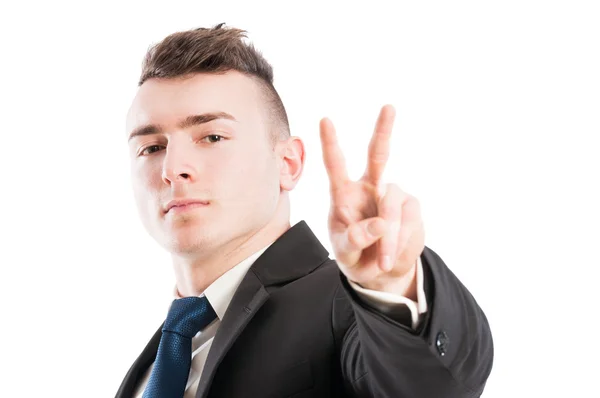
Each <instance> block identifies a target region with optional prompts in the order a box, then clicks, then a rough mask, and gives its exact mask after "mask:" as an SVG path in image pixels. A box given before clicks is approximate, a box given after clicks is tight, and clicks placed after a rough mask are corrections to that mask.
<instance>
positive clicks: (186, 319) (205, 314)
mask: <svg viewBox="0 0 600 398" xmlns="http://www.w3.org/2000/svg"><path fill="white" fill-rule="evenodd" d="M216 317H217V315H216V314H215V311H214V310H213V308H212V307H211V305H210V303H209V302H208V300H207V298H206V297H205V296H202V297H185V298H181V299H177V300H173V304H171V308H170V309H169V314H168V315H167V319H166V320H165V324H164V326H163V328H162V336H161V338H160V343H159V345H158V352H157V354H156V360H155V361H154V368H153V369H152V374H151V375H150V379H149V381H148V385H147V386H146V389H145V390H144V395H143V398H181V397H183V393H184V392H185V385H186V384H187V379H188V376H189V373H190V365H191V363H192V337H194V336H195V335H196V334H197V333H198V332H199V331H200V330H202V329H203V328H205V327H206V326H208V325H209V324H210V323H211V322H212V321H213V320H214V319H215V318H216Z"/></svg>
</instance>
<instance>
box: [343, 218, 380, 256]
mask: <svg viewBox="0 0 600 398" xmlns="http://www.w3.org/2000/svg"><path fill="white" fill-rule="evenodd" d="M386 230H387V228H386V222H385V220H384V219H383V218H381V217H372V218H367V219H366V220H362V221H359V222H356V223H354V224H350V225H349V226H348V227H347V228H346V229H345V230H344V231H342V232H340V233H339V234H338V236H337V239H334V241H336V243H337V244H336V246H337V247H336V248H335V249H336V253H335V255H336V260H337V261H340V262H341V263H342V264H344V265H346V266H347V267H353V266H355V265H356V264H357V263H358V260H359V259H360V255H361V253H362V251H363V250H364V249H366V248H367V247H369V246H371V245H372V244H374V243H375V242H377V241H378V240H379V238H381V237H382V236H383V234H384V233H385V232H386Z"/></svg>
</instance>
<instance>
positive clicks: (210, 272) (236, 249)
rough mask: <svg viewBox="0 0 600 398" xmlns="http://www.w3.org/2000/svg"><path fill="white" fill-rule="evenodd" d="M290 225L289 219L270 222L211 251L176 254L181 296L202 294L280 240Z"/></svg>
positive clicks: (174, 261)
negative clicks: (196, 253) (222, 277)
mask: <svg viewBox="0 0 600 398" xmlns="http://www.w3.org/2000/svg"><path fill="white" fill-rule="evenodd" d="M289 228H290V223H289V221H288V222H287V223H285V224H283V225H276V226H272V225H268V226H266V227H265V228H263V229H261V230H259V231H256V232H255V233H253V234H251V235H249V236H246V237H244V238H241V239H239V240H236V241H230V242H227V243H225V244H224V245H221V246H219V247H216V248H214V249H213V250H210V251H208V250H205V251H203V252H202V256H193V257H192V256H186V257H179V256H176V255H173V269H174V271H175V280H176V284H177V291H178V293H179V295H180V296H182V297H188V296H198V295H200V294H202V293H203V292H204V291H205V290H206V288H207V287H208V286H210V285H211V284H212V283H213V282H214V281H216V280H217V279H218V278H219V277H220V276H221V275H223V274H224V273H226V272H227V271H229V270H230V269H232V268H233V267H234V266H236V265H237V264H239V263H240V262H242V261H243V260H245V259H246V258H248V257H249V256H251V255H252V254H253V253H256V252H257V251H259V250H260V249H262V248H264V247H265V246H267V245H269V244H271V243H272V242H274V241H275V240H277V239H278V238H279V237H280V236H281V235H282V234H283V233H285V232H286V231H287V230H288V229H289Z"/></svg>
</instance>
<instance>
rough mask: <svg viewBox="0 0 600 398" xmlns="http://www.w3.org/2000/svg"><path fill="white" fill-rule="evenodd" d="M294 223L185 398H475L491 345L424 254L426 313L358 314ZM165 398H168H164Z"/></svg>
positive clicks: (433, 257)
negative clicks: (415, 322) (418, 317)
mask: <svg viewBox="0 0 600 398" xmlns="http://www.w3.org/2000/svg"><path fill="white" fill-rule="evenodd" d="M328 255H329V253H328V252H327V251H326V250H325V248H324V247H323V246H322V245H321V243H320V242H319V241H318V239H317V238H316V237H315V235H314V234H313V233H312V231H311V230H310V229H309V227H308V226H307V225H306V223H305V222H304V221H302V222H300V223H298V224H296V225H295V226H293V227H292V228H290V229H289V230H288V231H287V232H286V233H285V234H283V235H282V236H281V237H280V238H279V239H278V240H277V241H276V242H275V243H273V244H272V245H271V246H270V247H269V248H268V249H267V250H266V251H265V252H264V253H263V254H262V255H261V256H260V257H259V258H258V259H257V260H256V262H255V263H254V264H253V265H252V267H251V268H250V270H249V271H248V273H247V274H246V276H245V277H244V279H243V281H242V283H241V284H240V286H239V287H238V289H237V291H236V293H235V295H234V297H233V299H232V301H231V303H230V305H229V307H228V309H227V311H226V313H225V316H224V317H223V319H222V322H221V325H220V326H219V329H218V331H217V334H216V336H215V338H214V341H213V343H212V346H211V349H210V352H209V354H208V358H207V360H206V364H205V367H204V371H203V373H202V377H201V379H200V383H199V385H198V392H197V395H196V398H206V397H210V398H216V397H219V398H238V397H239V398H242V397H243V398H263V397H264V398H267V397H269V398H271V397H272V398H284V397H289V398H291V397H293V398H308V397H311V398H313V397H378V398H379V397H382V398H383V397H390V398H391V397H393V398H408V397H419V398H424V397H427V398H429V397H432V398H442V397H443V398H452V397H461V398H462V397H478V396H480V395H481V392H482V391H483V388H484V385H485V383H486V380H487V378H488V376H489V374H490V371H491V369H492V362H493V343H492V336H491V333H490V329H489V325H488V322H487V319H486V317H485V315H484V313H483V311H482V310H481V308H480V307H479V306H478V305H477V303H476V301H475V299H474V298H473V297H472V296H471V294H470V293H469V292H468V291H467V289H466V288H465V287H464V286H463V285H462V284H461V282H460V281H459V280H458V279H457V278H456V276H455V275H454V274H453V273H452V272H451V271H450V270H449V269H448V268H447V267H446V265H445V264H444V262H443V261H442V259H441V258H440V257H439V256H438V255H437V254H436V253H435V252H433V251H432V250H431V249H429V248H427V247H425V250H424V251H423V253H422V255H421V260H422V263H423V270H424V289H425V293H426V296H427V303H428V312H427V313H426V315H425V318H424V320H423V321H422V322H421V324H420V326H419V328H418V330H412V329H411V328H410V316H409V313H408V309H407V313H406V317H405V319H402V317H401V316H400V318H396V319H391V318H389V317H388V316H386V315H383V314H381V313H379V312H378V311H376V310H374V309H373V308H370V307H369V306H368V305H366V304H365V303H363V302H362V301H361V300H360V299H359V298H358V297H357V295H356V293H355V292H354V290H353V289H352V288H351V287H350V286H349V284H348V281H347V279H346V278H345V277H344V275H343V274H342V273H341V272H340V270H339V268H338V266H337V264H336V263H335V261H334V260H331V259H330V258H329V257H328ZM161 328H162V325H161V327H159V329H158V330H157V331H156V333H155V334H154V336H153V337H152V339H151V340H150V342H149V343H148V345H147V346H146V348H145V349H144V351H143V352H142V354H141V355H140V356H139V357H138V358H137V360H136V361H135V363H134V364H133V365H132V367H131V369H130V370H129V372H128V373H127V375H126V377H125V379H124V380H123V382H122V384H121V387H120V388H119V390H118V392H117V395H116V397H117V398H126V397H127V398H129V397H131V396H132V394H133V392H134V391H135V387H136V386H137V384H138V382H139V381H140V380H141V378H142V377H143V375H144V372H145V371H146V370H147V369H148V367H149V366H150V364H151V363H152V362H153V361H154V359H155V357H156V351H157V348H158V343H159V341H160V337H161ZM165 398H167V397H165Z"/></svg>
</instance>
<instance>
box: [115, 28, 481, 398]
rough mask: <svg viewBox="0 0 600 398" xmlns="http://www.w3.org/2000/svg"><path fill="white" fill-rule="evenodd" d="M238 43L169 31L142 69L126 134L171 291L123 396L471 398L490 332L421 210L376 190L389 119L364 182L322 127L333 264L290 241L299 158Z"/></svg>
mask: <svg viewBox="0 0 600 398" xmlns="http://www.w3.org/2000/svg"><path fill="white" fill-rule="evenodd" d="M243 38H244V32H243V31H241V30H238V29H230V28H225V27H223V26H222V25H219V26H216V27H215V28H212V29H196V30H192V31H187V32H180V33H175V34H173V35H170V36H169V37H167V38H165V39H164V40H163V41H162V42H161V43H159V44H157V45H156V46H154V47H153V48H151V49H150V51H149V52H148V54H147V57H146V59H145V62H144V66H143V72H142V76H141V79H140V82H139V91H138V93H137V95H136V97H135V99H134V101H133V104H132V106H131V109H130V112H129V114H128V118H127V130H128V136H129V146H130V152H131V166H132V175H133V184H134V192H135V197H136V201H137V204H138V207H139V210H140V214H141V218H142V221H143V223H144V226H145V227H146V229H147V230H148V232H149V233H150V234H151V235H152V236H153V237H154V238H155V239H156V241H157V242H158V243H159V244H161V245H162V246H163V247H164V248H165V249H167V250H168V251H169V252H170V253H171V254H172V259H173V267H174V271H175V276H176V289H175V300H174V301H173V303H172V305H171V307H170V309H169V311H168V314H167V316H166V320H165V322H164V324H163V325H161V327H159V329H158V330H157V331H156V333H155V335H154V336H153V337H152V339H151V340H150V342H149V343H148V345H147V346H146V348H145V349H144V351H143V352H142V354H141V355H140V356H139V358H138V359H137V360H136V361H135V363H134V364H133V366H132V367H131V369H130V371H129V372H128V374H127V375H126V377H125V379H124V380H123V383H122V384H121V387H120V389H119V390H118V392H117V397H119V398H123V397H144V398H150V397H152V398H155V397H162V398H164V397H182V396H185V397H198V398H200V397H227V398H236V397H245V398H249V397H252V398H258V397H292V396H293V397H295V398H302V397H395V398H401V397H477V396H479V395H480V394H481V392H482V391H483V388H484V385H485V382H486V380H487V378H488V376H489V374H490V371H491V369H492V361H493V342H492V336H491V333H490V329H489V326H488V322H487V319H486V317H485V315H484V313H483V311H482V310H481V308H480V307H479V306H478V305H477V303H476V301H475V299H474V298H473V297H472V296H471V294H470V293H469V292H468V291H467V289H466V288H465V287H464V286H463V285H462V284H461V283H460V281H459V280H458V279H457V278H456V277H455V276H454V274H453V273H452V272H451V271H450V270H449V269H448V268H447V266H446V265H445V264H444V262H443V261H442V259H441V258H440V257H439V256H438V255H437V254H436V253H435V252H433V251H432V250H431V249H429V248H427V247H426V246H425V245H424V229H423V223H422V219H421V215H420V210H419V204H418V201H417V200H416V199H415V198H414V197H412V196H411V195H409V194H407V193H405V192H403V191H402V190H401V189H400V188H399V187H397V186H396V185H393V184H387V185H384V184H383V183H382V182H381V176H382V173H383V169H384V166H385V163H386V160H387V158H388V153H389V137H390V133H391V130H392V124H393V120H394V109H393V108H392V107H391V106H384V107H383V108H382V110H381V113H380V115H379V118H378V120H377V122H376V126H375V132H374V134H373V137H372V140H371V144H370V146H369V150H368V166H367V169H366V171H365V174H364V176H363V177H362V178H361V179H360V180H359V181H351V180H349V178H348V176H347V174H346V169H345V164H344V157H343V155H342V153H341V151H340V148H339V147H338V145H337V142H336V134H335V131H334V128H333V125H332V123H331V122H330V121H329V120H327V119H324V120H322V121H321V125H320V129H321V141H322V150H323V152H322V153H323V160H324V164H325V169H326V170H327V173H328V176H329V179H330V182H331V185H330V187H331V190H330V194H331V211H330V216H329V224H328V225H329V230H330V239H331V243H332V247H333V251H334V254H335V258H336V260H332V259H330V258H329V256H328V253H327V251H326V250H325V249H324V248H323V246H322V245H321V244H320V242H319V241H318V240H317V238H316V237H315V236H314V235H313V233H312V232H311V230H310V229H309V227H308V226H307V225H306V223H305V222H300V223H298V224H296V225H294V226H291V225H290V221H289V218H290V199H289V192H290V191H291V190H292V189H293V188H294V186H295V185H296V184H297V182H298V180H299V179H300V176H301V174H302V169H303V166H304V150H305V149H304V145H303V143H302V141H301V140H300V138H298V137H294V136H290V131H289V126H288V120H287V116H286V112H285V109H284V106H283V104H282V102H281V100H280V98H279V96H278V94H277V92H276V91H275V88H274V87H273V72H272V68H271V66H270V65H269V64H268V63H267V62H266V61H265V60H264V59H263V58H262V56H261V55H260V54H259V53H258V52H257V51H256V50H255V49H254V48H253V47H252V46H251V45H247V44H245V43H244V40H243ZM323 200H326V198H323Z"/></svg>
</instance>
